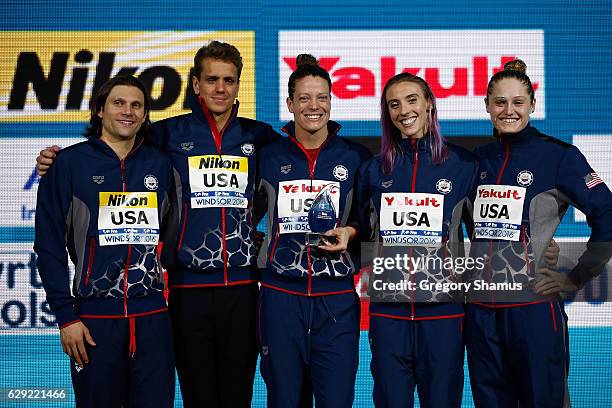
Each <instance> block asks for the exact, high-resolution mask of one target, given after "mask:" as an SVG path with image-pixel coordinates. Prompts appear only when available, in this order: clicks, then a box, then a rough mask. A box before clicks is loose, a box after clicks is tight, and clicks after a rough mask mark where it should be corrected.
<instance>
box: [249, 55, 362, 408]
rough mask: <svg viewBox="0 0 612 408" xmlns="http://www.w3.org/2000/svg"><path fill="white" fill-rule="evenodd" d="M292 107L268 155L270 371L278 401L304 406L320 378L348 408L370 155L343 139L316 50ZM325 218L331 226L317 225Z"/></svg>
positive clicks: (321, 396) (297, 80) (303, 69)
mask: <svg viewBox="0 0 612 408" xmlns="http://www.w3.org/2000/svg"><path fill="white" fill-rule="evenodd" d="M287 107H288V109H289V111H290V112H291V113H293V115H294V118H295V120H294V121H291V122H289V123H288V124H287V125H285V127H284V128H283V130H284V131H285V133H287V136H288V137H286V138H283V139H281V140H279V141H277V142H275V143H273V144H270V145H268V146H266V147H265V148H264V149H263V150H262V151H261V156H260V161H259V172H260V177H261V181H260V191H261V192H262V193H263V196H262V199H263V200H264V201H265V200H266V199H267V202H268V207H267V208H268V225H267V231H268V233H267V238H266V242H265V243H264V245H263V247H262V253H261V255H260V257H259V259H260V261H264V263H265V265H262V264H260V266H261V267H263V266H265V267H266V269H265V270H264V271H263V273H262V277H261V286H262V288H261V295H260V304H259V307H258V310H257V314H258V332H257V334H258V339H259V343H260V349H261V373H262V376H263V378H264V380H265V382H266V386H267V389H268V406H270V407H282V408H291V407H297V406H298V405H299V404H300V402H299V401H300V391H301V390H302V387H303V384H311V385H312V390H313V392H314V397H315V403H316V406H317V407H330V408H331V407H333V408H343V407H346V408H348V407H351V406H352V403H353V398H354V393H355V389H354V388H355V377H356V374H357V366H358V345H359V314H360V313H359V312H360V304H359V299H358V297H357V295H356V293H355V288H354V284H353V275H354V274H355V273H356V272H357V271H358V269H359V267H358V265H357V263H356V262H357V260H356V258H355V256H354V255H355V250H358V248H354V247H353V245H352V244H349V241H351V240H352V239H353V238H354V237H355V236H356V234H357V230H356V226H357V217H356V212H355V205H354V204H353V196H354V185H355V179H356V176H357V169H358V167H359V165H360V164H361V163H362V162H363V161H365V160H367V159H368V158H369V157H370V154H369V152H368V151H367V150H366V149H365V148H364V147H363V146H360V145H358V144H356V143H353V142H351V141H349V140H345V139H343V138H341V137H339V136H337V133H338V131H339V130H340V125H339V124H337V123H335V122H333V121H331V120H330V119H329V117H330V112H331V80H330V77H329V74H328V73H327V71H325V70H324V69H323V68H321V67H320V66H319V65H318V63H317V61H316V59H314V57H312V56H310V55H300V56H298V59H297V69H296V70H295V72H293V73H292V74H291V76H290V78H289V97H288V98H287ZM313 220H314V223H313ZM325 220H327V221H329V225H328V226H327V227H325V229H323V230H321V231H317V230H316V228H315V224H316V223H318V222H321V221H325ZM313 233H322V234H323V236H318V235H313ZM313 238H314V241H313ZM347 248H348V250H347Z"/></svg>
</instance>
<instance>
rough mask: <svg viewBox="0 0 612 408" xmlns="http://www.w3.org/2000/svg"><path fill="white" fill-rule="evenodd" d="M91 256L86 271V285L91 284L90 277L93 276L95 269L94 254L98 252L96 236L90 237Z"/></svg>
mask: <svg viewBox="0 0 612 408" xmlns="http://www.w3.org/2000/svg"><path fill="white" fill-rule="evenodd" d="M88 252H89V257H88V260H87V270H86V272H85V286H88V285H89V278H90V276H91V270H92V269H93V262H94V256H95V254H96V239H95V238H94V237H92V238H90V239H89V251H88Z"/></svg>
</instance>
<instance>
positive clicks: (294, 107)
mask: <svg viewBox="0 0 612 408" xmlns="http://www.w3.org/2000/svg"><path fill="white" fill-rule="evenodd" d="M287 108H289V112H291V113H293V117H294V121H295V133H296V137H300V136H306V137H310V138H315V139H321V138H322V139H323V140H325V138H326V137H327V123H328V122H329V114H330V111H331V94H330V89H329V84H328V83H327V81H326V80H325V79H323V78H321V77H314V76H307V77H304V78H301V79H298V80H297V81H296V82H295V91H294V93H293V99H291V98H287Z"/></svg>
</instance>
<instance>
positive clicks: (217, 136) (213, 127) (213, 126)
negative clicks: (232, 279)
mask: <svg viewBox="0 0 612 408" xmlns="http://www.w3.org/2000/svg"><path fill="white" fill-rule="evenodd" d="M200 107H202V111H203V112H204V116H205V117H206V121H207V122H208V127H209V128H210V131H211V132H212V135H213V141H214V142H215V147H216V148H217V154H218V155H219V157H221V156H222V149H221V147H222V145H223V133H225V130H226V129H227V128H228V126H229V124H230V122H232V121H233V120H234V118H235V117H236V114H237V112H238V102H236V103H235V104H234V105H233V106H232V111H231V113H230V116H229V118H228V119H227V122H225V125H224V126H223V129H221V131H219V129H217V123H216V122H215V120H214V119H213V117H212V115H211V114H210V112H209V110H208V107H207V106H206V102H204V106H202V104H200ZM184 228H185V225H184V224H183V229H184ZM181 242H182V233H181ZM221 242H222V248H223V283H224V284H225V285H228V284H229V282H228V278H227V238H226V225H225V207H222V208H221Z"/></svg>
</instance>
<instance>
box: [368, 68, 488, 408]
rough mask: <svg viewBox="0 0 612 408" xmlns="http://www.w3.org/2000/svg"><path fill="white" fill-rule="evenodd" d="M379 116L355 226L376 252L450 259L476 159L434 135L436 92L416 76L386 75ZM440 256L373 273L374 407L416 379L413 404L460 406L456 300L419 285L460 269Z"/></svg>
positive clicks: (399, 397)
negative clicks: (438, 263)
mask: <svg viewBox="0 0 612 408" xmlns="http://www.w3.org/2000/svg"><path fill="white" fill-rule="evenodd" d="M381 125H382V132H383V135H382V144H381V146H382V151H381V154H380V155H379V156H377V157H374V158H372V159H371V160H369V161H368V162H367V163H365V164H364V166H363V167H362V169H361V170H360V177H359V178H360V181H359V193H358V201H359V202H360V208H361V215H362V217H361V218H362V225H363V230H369V231H372V233H371V236H370V237H369V238H370V239H371V240H374V241H378V242H380V244H382V247H381V248H382V249H379V251H380V252H378V258H379V259H381V255H383V256H386V257H389V258H393V257H395V256H403V255H405V254H407V255H408V257H409V258H410V259H412V260H417V261H418V260H419V259H423V260H424V259H428V258H431V259H434V258H438V259H441V260H444V261H448V259H450V258H449V255H457V253H456V249H457V248H456V245H452V244H455V243H459V242H460V241H462V237H463V235H462V232H461V228H460V222H461V215H462V209H463V207H464V203H465V201H466V199H467V197H468V195H469V193H470V191H471V190H472V186H473V185H474V182H475V177H476V170H477V166H476V161H475V159H474V157H473V155H472V154H470V153H469V152H467V151H466V150H464V149H462V148H459V147H456V146H453V145H450V144H448V143H447V142H446V141H445V139H444V138H443V137H442V135H441V134H440V128H439V125H438V112H437V108H436V99H435V97H434V95H433V93H432V91H431V89H430V87H429V85H428V84H427V83H426V82H425V81H424V80H423V79H421V78H420V77H417V76H414V75H412V74H408V73H402V74H399V75H396V76H395V77H393V78H391V79H390V80H389V82H387V84H386V85H385V88H384V90H383V93H382V98H381ZM453 246H454V247H453ZM374 265H375V266H376V262H375V263H374ZM411 265H413V266H416V264H415V263H411ZM447 265H448V262H445V264H444V266H442V267H435V266H434V267H424V266H423V264H421V266H417V267H416V268H413V267H412V268H411V267H410V266H409V267H408V268H407V269H401V268H389V269H387V270H386V271H380V270H374V271H373V272H374V273H373V274H372V275H371V279H370V282H369V287H370V301H371V303H370V332H369V336H370V348H371V351H372V362H371V365H370V368H371V371H372V376H373V377H374V403H375V405H376V406H377V407H409V406H413V404H414V390H415V387H416V389H417V391H418V395H419V401H420V403H421V406H426V407H459V406H461V396H462V390H463V338H462V325H463V316H464V311H463V305H462V304H461V303H458V302H457V303H453V300H454V299H453V295H452V294H450V293H448V291H443V290H435V289H434V290H429V289H427V285H425V283H433V282H437V283H456V282H457V280H458V279H457V275H456V274H460V273H461V272H463V270H462V269H461V268H460V267H459V266H457V268H456V269H453V267H452V265H450V266H447ZM458 265H459V264H458ZM378 266H380V265H378ZM390 284H392V285H393V286H391V285H390ZM398 285H404V286H403V287H402V289H401V290H398V289H396V288H398ZM421 285H423V286H421Z"/></svg>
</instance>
